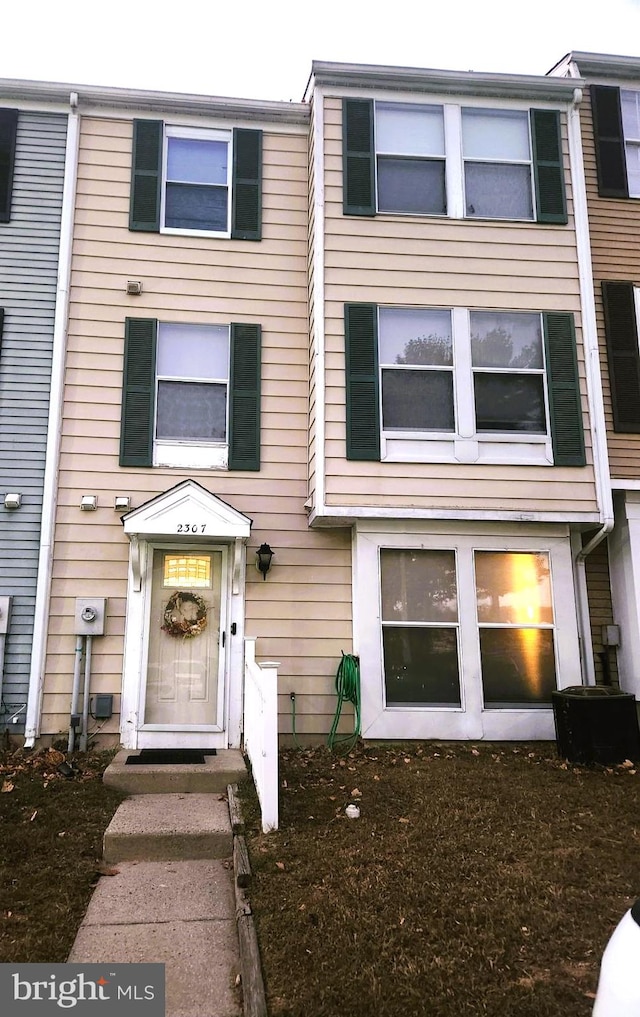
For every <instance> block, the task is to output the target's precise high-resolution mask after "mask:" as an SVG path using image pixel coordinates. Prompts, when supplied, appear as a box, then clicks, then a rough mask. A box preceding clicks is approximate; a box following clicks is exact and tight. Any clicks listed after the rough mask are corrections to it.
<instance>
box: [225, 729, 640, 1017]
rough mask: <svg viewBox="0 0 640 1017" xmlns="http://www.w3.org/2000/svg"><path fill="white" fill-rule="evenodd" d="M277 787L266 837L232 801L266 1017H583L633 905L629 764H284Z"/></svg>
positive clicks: (505, 758) (312, 753) (417, 758)
mask: <svg viewBox="0 0 640 1017" xmlns="http://www.w3.org/2000/svg"><path fill="white" fill-rule="evenodd" d="M280 780H281V795H280V808H281V825H280V830H279V831H278V832H276V833H272V834H268V835H266V836H265V835H263V834H262V833H261V832H260V830H259V825H258V813H257V809H256V804H255V798H254V797H253V796H252V795H251V792H250V789H248V788H245V790H244V792H243V794H244V808H245V811H246V813H247V817H248V826H249V829H248V833H247V839H248V843H249V850H250V855H251V864H252V867H253V871H254V879H253V883H252V887H251V891H250V895H251V902H252V906H253V910H254V913H255V915H256V923H257V929H258V936H259V941H260V948H261V954H262V959H263V967H264V973H265V981H266V987H267V994H268V1002H269V1012H270V1014H271V1015H272V1017H284V1015H287V1017H303V1015H304V1017H413V1015H416V1017H418V1015H420V1017H422V1015H428V1017H452V1015H455V1017H458V1015H459V1017H476V1015H481V1014H482V1015H489V1017H511V1015H513V1017H559V1015H563V1017H589V1015H590V1014H591V1010H592V1007H593V998H594V993H595V989H596V984H597V976H598V969H599V963H600V957H601V954H602V950H603V948H604V946H605V944H606V942H607V940H608V938H609V935H610V934H611V931H612V930H613V928H614V927H615V925H616V923H617V922H618V920H619V919H620V917H621V916H622V914H623V913H624V911H625V909H626V908H627V907H628V906H629V905H630V903H632V902H633V901H634V900H635V899H636V897H637V896H640V772H636V769H635V766H634V765H633V764H632V763H631V762H626V763H624V764H623V765H621V766H618V767H611V768H607V769H605V768H593V769H591V768H586V767H577V766H573V765H570V764H567V763H565V762H562V761H561V760H559V759H558V758H557V753H556V750H555V746H554V745H549V744H548V743H545V744H542V745H541V744H540V743H536V744H532V745H526V746H525V745H521V744H520V745H517V746H514V745H506V744H504V743H503V744H501V745H482V744H481V745H478V746H471V745H467V744H465V745H455V746H451V745H450V744H448V745H446V746H438V745H434V744H431V743H424V744H415V743H414V744H412V745H411V747H410V748H403V747H400V748H398V747H397V746H395V747H393V748H386V747H385V748H381V747H367V748H362V747H358V748H357V749H356V750H355V751H353V752H352V753H351V754H350V755H349V756H348V757H346V758H343V759H340V758H337V757H336V756H335V755H332V754H331V753H329V752H328V751H327V750H325V749H316V750H309V751H295V750H291V751H285V752H283V753H282V754H281V770H280ZM349 803H358V804H359V806H360V818H359V819H348V818H347V817H346V815H345V808H346V806H347V805H348V804H349Z"/></svg>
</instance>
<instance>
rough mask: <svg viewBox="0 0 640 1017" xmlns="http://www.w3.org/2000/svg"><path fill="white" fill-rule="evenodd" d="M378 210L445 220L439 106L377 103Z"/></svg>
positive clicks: (443, 165)
mask: <svg viewBox="0 0 640 1017" xmlns="http://www.w3.org/2000/svg"><path fill="white" fill-rule="evenodd" d="M376 154H377V158H376V175H377V184H378V186H377V195H378V210H379V211H381V212H409V213H418V214H424V215H445V214H446V211H447V199H446V192H445V156H444V120H443V115H442V107H441V106H409V105H403V104H401V103H395V102H393V103H390V102H387V103H385V102H379V103H376Z"/></svg>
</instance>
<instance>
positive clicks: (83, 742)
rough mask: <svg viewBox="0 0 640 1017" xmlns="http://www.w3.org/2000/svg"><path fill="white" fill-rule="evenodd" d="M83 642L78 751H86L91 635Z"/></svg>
mask: <svg viewBox="0 0 640 1017" xmlns="http://www.w3.org/2000/svg"><path fill="white" fill-rule="evenodd" d="M84 638H85V644H84V690H83V693H82V730H81V732H80V751H81V752H86V751H87V744H88V741H89V732H88V728H89V690H90V687H91V644H92V642H93V636H85V637H84Z"/></svg>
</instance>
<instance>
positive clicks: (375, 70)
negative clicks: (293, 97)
mask: <svg viewBox="0 0 640 1017" xmlns="http://www.w3.org/2000/svg"><path fill="white" fill-rule="evenodd" d="M314 82H315V84H318V85H322V86H324V87H331V86H338V87H341V88H347V87H348V88H360V89H365V88H367V89H370V88H385V89H389V90H396V91H414V92H439V93H445V94H451V95H469V96H493V97H499V96H502V97H509V98H523V99H527V100H533V99H539V100H543V99H544V100H548V101H552V102H553V101H555V102H558V103H565V102H571V101H572V99H573V91H574V89H575V87H576V85H578V86H579V84H580V82H579V80H578V81H577V80H576V79H575V78H572V79H571V80H568V79H566V78H559V77H548V76H546V75H523V74H486V73H483V72H476V71H447V70H431V69H429V68H419V67H384V66H378V65H374V64H337V63H324V62H319V61H314V62H313V65H312V74H311V79H310V81H309V85H308V86H307V93H306V95H308V94H309V91H310V90H311V89H312V88H313V85H314Z"/></svg>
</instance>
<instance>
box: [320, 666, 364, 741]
mask: <svg viewBox="0 0 640 1017" xmlns="http://www.w3.org/2000/svg"><path fill="white" fill-rule="evenodd" d="M336 692H337V694H338V705H337V707H336V714H335V717H334V718H333V724H332V725H331V731H330V732H329V737H328V738H327V745H328V746H329V748H330V749H331V750H332V751H333V750H334V749H336V748H338V747H341V748H344V749H345V750H346V751H347V752H349V751H350V750H351V749H352V748H353V746H354V745H355V744H356V742H357V740H358V738H359V737H360V661H359V659H358V657H354V655H353V654H352V653H345V652H344V650H343V652H342V660H341V661H340V663H339V665H338V670H337V672H336ZM344 703H353V710H354V721H355V724H354V729H353V734H350V735H343V736H342V737H340V738H339V737H338V735H337V730H338V724H339V722H340V715H341V713H342V706H343V704H344Z"/></svg>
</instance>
